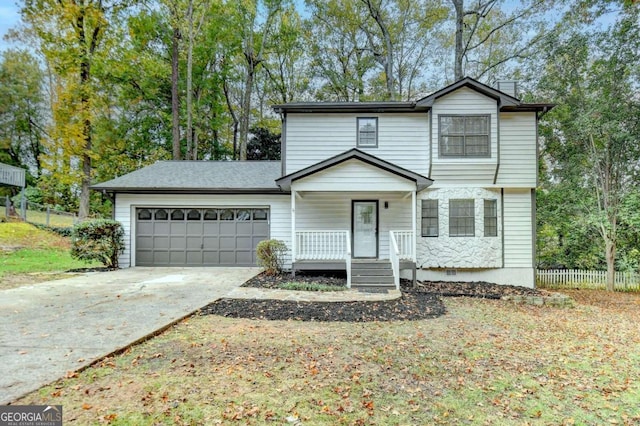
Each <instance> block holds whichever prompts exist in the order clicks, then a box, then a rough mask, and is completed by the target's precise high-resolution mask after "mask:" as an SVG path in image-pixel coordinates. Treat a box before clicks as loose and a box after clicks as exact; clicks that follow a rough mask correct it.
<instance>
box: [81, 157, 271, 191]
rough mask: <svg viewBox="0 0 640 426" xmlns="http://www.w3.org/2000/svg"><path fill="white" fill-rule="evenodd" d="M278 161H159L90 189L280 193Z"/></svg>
mask: <svg viewBox="0 0 640 426" xmlns="http://www.w3.org/2000/svg"><path fill="white" fill-rule="evenodd" d="M281 171H282V169H281V165H280V161H159V162H157V163H155V164H152V165H150V166H147V167H144V168H142V169H140V170H136V171H135V172H131V173H129V174H126V175H124V176H120V177H118V178H115V179H113V180H110V181H107V182H103V183H99V184H97V185H93V186H92V187H91V188H92V189H95V190H99V191H108V192H136V193H145V192H155V193H157V192H165V193H178V192H182V193H265V192H275V193H281V190H280V188H279V187H278V185H276V183H275V180H276V179H278V178H279V177H280V176H281Z"/></svg>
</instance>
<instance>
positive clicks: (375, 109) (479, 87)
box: [272, 77, 555, 113]
mask: <svg viewBox="0 0 640 426" xmlns="http://www.w3.org/2000/svg"><path fill="white" fill-rule="evenodd" d="M462 87H467V88H469V89H471V90H474V91H476V92H478V93H481V94H483V95H485V96H488V97H490V98H492V99H495V100H496V102H497V103H498V106H499V107H500V110H501V111H531V112H535V111H542V112H547V111H549V110H550V109H551V108H553V107H554V106H555V105H554V104H547V103H531V104H526V103H523V102H521V101H520V100H519V99H517V98H515V97H513V96H511V95H509V94H507V93H505V92H502V91H500V90H498V89H495V88H493V87H491V86H488V85H486V84H484V83H480V82H479V81H477V80H474V79H473V78H471V77H465V78H463V79H462V80H458V81H456V82H455V83H453V84H450V85H448V86H447V87H445V88H442V89H440V90H438V91H436V92H434V93H431V94H430V95H428V96H425V97H424V98H422V99H419V100H417V101H414V102H401V101H386V102H290V103H287V104H277V105H272V108H273V110H274V111H275V112H277V113H305V112H307V113H308V112H325V113H349V112H352V113H367V112H369V113H381V112H384V113H389V112H405V113H407V112H424V111H429V110H430V109H431V107H432V106H433V103H434V102H435V101H436V100H437V99H438V98H441V97H443V96H446V95H448V94H449V93H451V92H454V91H456V90H458V89H460V88H462Z"/></svg>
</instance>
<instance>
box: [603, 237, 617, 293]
mask: <svg viewBox="0 0 640 426" xmlns="http://www.w3.org/2000/svg"><path fill="white" fill-rule="evenodd" d="M605 250H606V258H607V291H614V290H615V280H616V243H615V242H613V241H611V240H606V241H605Z"/></svg>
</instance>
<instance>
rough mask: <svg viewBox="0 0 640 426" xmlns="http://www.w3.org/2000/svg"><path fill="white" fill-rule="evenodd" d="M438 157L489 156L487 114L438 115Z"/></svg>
mask: <svg viewBox="0 0 640 426" xmlns="http://www.w3.org/2000/svg"><path fill="white" fill-rule="evenodd" d="M438 120H439V124H438V128H439V129H440V130H439V132H440V138H439V139H440V142H439V144H440V150H439V151H440V157H453V158H464V157H476V158H478V157H481V158H482V157H487V158H488V157H491V149H490V146H491V145H490V142H489V140H490V137H489V135H490V132H489V123H490V116H489V115H440V116H438Z"/></svg>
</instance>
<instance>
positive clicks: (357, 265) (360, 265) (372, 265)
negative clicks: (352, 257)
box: [351, 261, 391, 270]
mask: <svg viewBox="0 0 640 426" xmlns="http://www.w3.org/2000/svg"><path fill="white" fill-rule="evenodd" d="M354 269H391V262H389V261H377V262H376V261H371V262H363V261H358V262H352V263H351V270H354Z"/></svg>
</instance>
